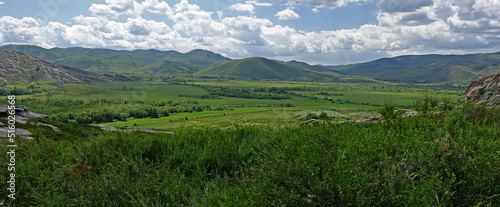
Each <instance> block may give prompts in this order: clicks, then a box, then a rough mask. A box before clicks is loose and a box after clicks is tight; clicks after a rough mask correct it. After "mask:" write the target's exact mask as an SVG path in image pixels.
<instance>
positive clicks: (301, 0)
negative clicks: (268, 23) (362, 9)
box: [288, 0, 372, 9]
mask: <svg viewBox="0 0 500 207" xmlns="http://www.w3.org/2000/svg"><path fill="white" fill-rule="evenodd" d="M371 1H372V0H289V1H288V4H289V5H292V6H293V5H301V4H305V5H308V6H313V7H315V8H325V9H335V8H338V7H343V6H347V4H349V3H366V2H371Z"/></svg>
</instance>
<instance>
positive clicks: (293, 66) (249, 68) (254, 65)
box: [195, 57, 375, 82]
mask: <svg viewBox="0 0 500 207" xmlns="http://www.w3.org/2000/svg"><path fill="white" fill-rule="evenodd" d="M195 75H200V76H220V77H230V78H243V79H255V80H259V79H277V80H296V81H325V82H375V81H374V80H372V79H369V78H365V77H359V76H347V75H342V74H339V73H336V72H333V71H329V70H328V69H324V68H323V69H321V68H318V67H315V66H311V65H308V64H305V63H300V62H296V61H294V62H281V61H275V60H270V59H266V58H262V57H254V58H245V59H240V60H233V61H231V62H228V63H224V64H222V65H219V66H215V67H211V68H207V69H203V70H200V71H199V72H197V73H195Z"/></svg>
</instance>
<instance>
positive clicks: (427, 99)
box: [413, 90, 449, 115]
mask: <svg viewBox="0 0 500 207" xmlns="http://www.w3.org/2000/svg"><path fill="white" fill-rule="evenodd" d="M444 101H449V100H444ZM438 104H439V100H438V99H437V98H436V95H435V94H431V93H429V90H425V91H424V92H423V93H422V98H420V99H418V100H416V101H415V102H413V107H414V108H415V110H416V111H418V112H420V113H422V114H423V115H427V113H428V112H429V111H431V110H432V109H433V108H436V106H437V105H438ZM447 104H449V103H447Z"/></svg>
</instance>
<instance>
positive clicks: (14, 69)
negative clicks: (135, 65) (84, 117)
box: [0, 50, 133, 91]
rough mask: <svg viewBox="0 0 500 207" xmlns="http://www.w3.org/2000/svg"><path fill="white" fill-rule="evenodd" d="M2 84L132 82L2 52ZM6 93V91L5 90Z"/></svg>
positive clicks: (0, 58) (0, 56) (10, 52)
mask: <svg viewBox="0 0 500 207" xmlns="http://www.w3.org/2000/svg"><path fill="white" fill-rule="evenodd" d="M0 74H2V75H1V76H0V83H2V82H3V83H28V82H31V81H35V82H36V81H47V82H49V83H58V84H64V83H95V82H98V81H100V82H106V81H112V80H126V81H131V80H133V79H132V78H129V77H125V76H120V75H102V74H96V73H91V72H87V71H83V70H80V69H77V68H73V67H69V66H63V65H59V64H55V63H51V62H48V61H46V60H44V59H41V58H39V57H35V56H32V55H27V54H24V53H21V52H15V51H7V50H0ZM3 90H4V91H5V90H6V89H3Z"/></svg>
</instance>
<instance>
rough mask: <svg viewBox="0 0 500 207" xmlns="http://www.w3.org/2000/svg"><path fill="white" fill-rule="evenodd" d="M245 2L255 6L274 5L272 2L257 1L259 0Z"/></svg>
mask: <svg viewBox="0 0 500 207" xmlns="http://www.w3.org/2000/svg"><path fill="white" fill-rule="evenodd" d="M245 4H252V5H255V6H272V5H273V4H272V3H261V2H257V1H245Z"/></svg>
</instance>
